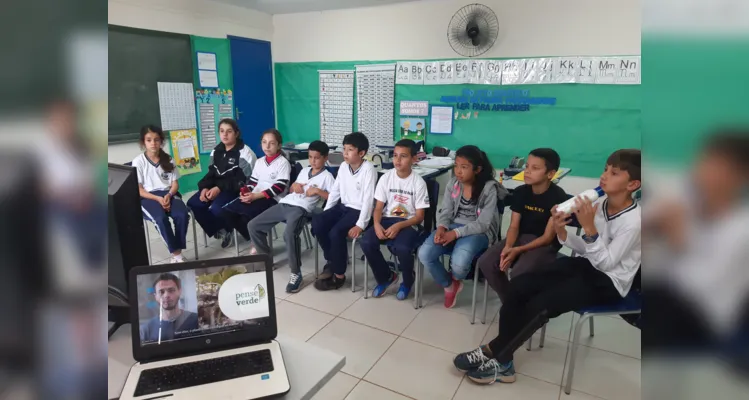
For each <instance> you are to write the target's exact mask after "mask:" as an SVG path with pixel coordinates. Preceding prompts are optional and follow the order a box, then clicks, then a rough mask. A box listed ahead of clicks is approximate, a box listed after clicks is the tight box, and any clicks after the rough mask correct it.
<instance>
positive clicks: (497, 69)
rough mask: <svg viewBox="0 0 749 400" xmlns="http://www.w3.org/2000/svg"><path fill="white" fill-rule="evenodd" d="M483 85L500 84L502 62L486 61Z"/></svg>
mask: <svg viewBox="0 0 749 400" xmlns="http://www.w3.org/2000/svg"><path fill="white" fill-rule="evenodd" d="M484 84H485V85H501V84H502V60H486V71H485V72H484Z"/></svg>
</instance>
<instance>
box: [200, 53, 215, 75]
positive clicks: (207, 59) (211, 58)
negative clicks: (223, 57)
mask: <svg viewBox="0 0 749 400" xmlns="http://www.w3.org/2000/svg"><path fill="white" fill-rule="evenodd" d="M198 69H206V70H210V71H215V70H216V54H214V53H201V52H198Z"/></svg>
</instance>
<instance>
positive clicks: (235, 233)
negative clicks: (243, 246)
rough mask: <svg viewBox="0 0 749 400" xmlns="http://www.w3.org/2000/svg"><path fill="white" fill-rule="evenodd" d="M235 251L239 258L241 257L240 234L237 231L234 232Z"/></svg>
mask: <svg viewBox="0 0 749 400" xmlns="http://www.w3.org/2000/svg"><path fill="white" fill-rule="evenodd" d="M234 251H235V252H237V257H239V234H238V233H237V230H236V229H235V230H234Z"/></svg>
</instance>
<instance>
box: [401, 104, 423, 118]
mask: <svg viewBox="0 0 749 400" xmlns="http://www.w3.org/2000/svg"><path fill="white" fill-rule="evenodd" d="M400 115H411V116H415V117H426V116H428V115H429V102H428V101H409V100H403V101H401V102H400Z"/></svg>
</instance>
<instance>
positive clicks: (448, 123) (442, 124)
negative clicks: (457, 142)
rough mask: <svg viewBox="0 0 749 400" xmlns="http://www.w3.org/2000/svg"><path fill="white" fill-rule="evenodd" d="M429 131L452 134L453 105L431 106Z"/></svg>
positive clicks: (438, 133) (437, 133)
mask: <svg viewBox="0 0 749 400" xmlns="http://www.w3.org/2000/svg"><path fill="white" fill-rule="evenodd" d="M429 133H433V134H436V135H452V133H453V107H443V106H432V118H431V120H430V121H429Z"/></svg>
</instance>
